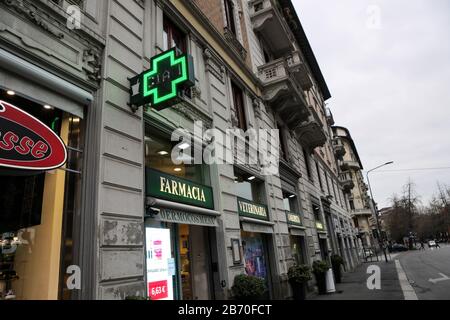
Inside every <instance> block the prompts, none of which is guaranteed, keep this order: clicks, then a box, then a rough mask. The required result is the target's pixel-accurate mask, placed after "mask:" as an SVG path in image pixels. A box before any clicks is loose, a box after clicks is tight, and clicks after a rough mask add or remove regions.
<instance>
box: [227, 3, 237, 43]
mask: <svg viewBox="0 0 450 320" xmlns="http://www.w3.org/2000/svg"><path fill="white" fill-rule="evenodd" d="M225 15H226V18H227V26H228V30H229V31H231V32H232V33H233V34H234V35H236V22H235V20H234V3H233V0H225Z"/></svg>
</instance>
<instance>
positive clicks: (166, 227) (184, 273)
mask: <svg viewBox="0 0 450 320" xmlns="http://www.w3.org/2000/svg"><path fill="white" fill-rule="evenodd" d="M210 232H211V230H210V228H207V227H202V226H194V225H186V224H175V223H163V224H162V225H161V227H159V228H156V227H147V230H146V237H147V283H148V295H149V297H150V298H151V299H152V300H211V299H214V297H213V284H212V283H213V281H212V269H211V250H210V237H209V233H210Z"/></svg>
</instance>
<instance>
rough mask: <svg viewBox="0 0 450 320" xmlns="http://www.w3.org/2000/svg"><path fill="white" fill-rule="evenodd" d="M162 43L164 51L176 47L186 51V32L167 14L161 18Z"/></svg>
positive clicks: (183, 51) (180, 50)
mask: <svg viewBox="0 0 450 320" xmlns="http://www.w3.org/2000/svg"><path fill="white" fill-rule="evenodd" d="M163 45H164V48H163V49H164V51H165V50H168V49H171V48H176V49H177V50H178V51H179V52H182V53H186V52H187V45H186V34H185V33H184V32H183V31H181V29H180V28H178V27H177V26H176V25H175V24H174V23H173V22H172V21H171V20H170V19H169V18H167V16H164V18H163Z"/></svg>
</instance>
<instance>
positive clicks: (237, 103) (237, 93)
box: [231, 82, 247, 131]
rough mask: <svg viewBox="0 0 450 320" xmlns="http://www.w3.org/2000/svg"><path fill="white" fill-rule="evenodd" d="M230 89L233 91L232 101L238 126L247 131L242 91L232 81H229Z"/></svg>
mask: <svg viewBox="0 0 450 320" xmlns="http://www.w3.org/2000/svg"><path fill="white" fill-rule="evenodd" d="M231 89H232V93H233V103H234V108H235V110H236V116H237V120H238V128H240V129H242V130H244V131H247V119H246V117H245V108H244V93H243V92H242V89H241V88H239V87H238V86H237V85H236V84H235V83H234V82H232V83H231Z"/></svg>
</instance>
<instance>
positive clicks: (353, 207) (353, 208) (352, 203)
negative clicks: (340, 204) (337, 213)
mask: <svg viewBox="0 0 450 320" xmlns="http://www.w3.org/2000/svg"><path fill="white" fill-rule="evenodd" d="M349 203H350V209H351V210H352V211H354V210H355V203H354V202H353V200H350V201H349Z"/></svg>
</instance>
